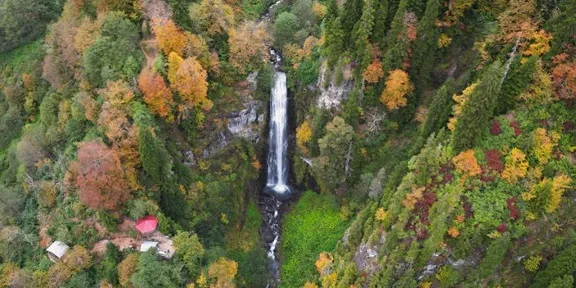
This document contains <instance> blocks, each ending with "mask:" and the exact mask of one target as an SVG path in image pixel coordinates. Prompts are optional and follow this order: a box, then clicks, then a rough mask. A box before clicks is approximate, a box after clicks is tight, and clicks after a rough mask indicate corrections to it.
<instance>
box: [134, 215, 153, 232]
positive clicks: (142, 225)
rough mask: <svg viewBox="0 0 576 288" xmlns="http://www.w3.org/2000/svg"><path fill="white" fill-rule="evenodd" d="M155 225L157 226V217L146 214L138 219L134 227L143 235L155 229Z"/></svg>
mask: <svg viewBox="0 0 576 288" xmlns="http://www.w3.org/2000/svg"><path fill="white" fill-rule="evenodd" d="M156 227H158V218H156V216H154V215H148V216H146V217H142V218H140V219H138V222H136V227H135V228H136V230H138V231H139V232H140V234H142V235H145V234H150V233H152V232H154V231H156Z"/></svg>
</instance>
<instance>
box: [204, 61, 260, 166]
mask: <svg viewBox="0 0 576 288" xmlns="http://www.w3.org/2000/svg"><path fill="white" fill-rule="evenodd" d="M257 76H258V73H256V72H254V73H251V74H250V75H248V77H247V78H246V81H244V82H243V85H239V86H240V87H238V88H237V89H236V90H235V94H236V95H237V96H238V97H239V98H240V101H239V103H240V105H237V106H239V107H238V108H237V109H235V110H231V111H229V112H227V113H225V114H223V115H222V116H221V117H220V118H221V120H222V122H223V123H225V125H224V126H223V127H222V128H220V129H214V130H213V131H211V132H210V133H209V135H207V138H209V139H211V140H210V141H208V144H207V145H206V147H205V148H204V149H203V150H202V155H201V156H202V158H208V157H210V156H212V155H214V154H216V153H218V152H219V151H222V150H224V149H225V148H226V147H227V146H228V145H229V144H230V143H231V142H233V141H234V140H236V139H245V140H247V141H250V142H252V143H254V144H256V143H258V142H259V141H260V135H261V131H263V129H264V126H265V121H264V113H265V109H264V108H265V106H264V105H265V103H264V102H263V101H260V100H256V99H254V96H253V95H254V92H255V91H256V87H257V85H258V81H257Z"/></svg>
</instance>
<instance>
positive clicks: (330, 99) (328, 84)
mask: <svg viewBox="0 0 576 288" xmlns="http://www.w3.org/2000/svg"><path fill="white" fill-rule="evenodd" d="M327 66H328V65H327V64H326V62H324V63H323V64H322V67H321V68H320V75H319V77H318V88H319V89H320V96H318V102H317V106H318V107H319V108H323V109H331V108H335V107H338V106H340V104H341V103H342V101H343V100H345V99H346V98H348V94H349V93H350V91H351V90H352V88H353V87H354V81H353V80H352V75H351V72H350V71H351V67H350V65H345V66H344V67H342V68H336V69H342V71H341V72H333V71H330V70H329V69H328V67H327ZM337 73H342V75H341V77H337V75H336V74H337ZM337 78H342V79H341V81H337ZM338 82H340V83H338Z"/></svg>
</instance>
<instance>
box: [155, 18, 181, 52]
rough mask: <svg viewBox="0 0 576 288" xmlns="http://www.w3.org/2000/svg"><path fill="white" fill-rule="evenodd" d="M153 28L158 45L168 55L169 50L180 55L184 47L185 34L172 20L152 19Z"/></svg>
mask: <svg viewBox="0 0 576 288" xmlns="http://www.w3.org/2000/svg"><path fill="white" fill-rule="evenodd" d="M152 23H153V26H152V28H153V30H154V33H155V34H156V40H157V41H158V46H159V47H160V49H161V50H162V52H164V54H166V55H168V54H169V53H170V52H176V53H177V54H178V55H180V56H182V55H183V53H184V48H185V47H186V36H185V35H184V32H182V31H181V30H180V29H179V28H178V26H176V24H174V22H173V21H172V20H163V21H158V20H155V19H153V20H152Z"/></svg>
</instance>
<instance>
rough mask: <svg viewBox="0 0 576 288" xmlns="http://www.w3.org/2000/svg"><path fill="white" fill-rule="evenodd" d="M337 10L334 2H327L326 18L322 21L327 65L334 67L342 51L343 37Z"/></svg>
mask: <svg viewBox="0 0 576 288" xmlns="http://www.w3.org/2000/svg"><path fill="white" fill-rule="evenodd" d="M338 11H339V9H338V4H337V3H336V0H329V1H328V8H327V10H326V18H325V19H324V27H325V28H324V35H325V36H326V37H325V38H326V44H325V46H326V48H325V53H326V58H327V59H328V65H329V66H330V67H332V66H334V64H336V62H338V58H339V57H340V53H342V50H343V37H344V34H343V33H344V32H343V31H342V24H341V22H340V21H341V20H340V17H339V15H338V14H339V12H338Z"/></svg>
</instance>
